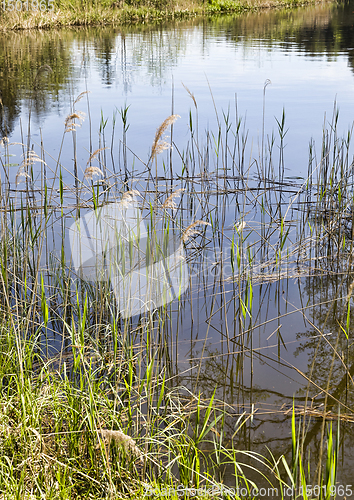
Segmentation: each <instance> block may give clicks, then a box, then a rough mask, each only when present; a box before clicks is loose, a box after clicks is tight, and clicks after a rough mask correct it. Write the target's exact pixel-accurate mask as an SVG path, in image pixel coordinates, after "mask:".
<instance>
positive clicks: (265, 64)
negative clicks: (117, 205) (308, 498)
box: [0, 3, 354, 484]
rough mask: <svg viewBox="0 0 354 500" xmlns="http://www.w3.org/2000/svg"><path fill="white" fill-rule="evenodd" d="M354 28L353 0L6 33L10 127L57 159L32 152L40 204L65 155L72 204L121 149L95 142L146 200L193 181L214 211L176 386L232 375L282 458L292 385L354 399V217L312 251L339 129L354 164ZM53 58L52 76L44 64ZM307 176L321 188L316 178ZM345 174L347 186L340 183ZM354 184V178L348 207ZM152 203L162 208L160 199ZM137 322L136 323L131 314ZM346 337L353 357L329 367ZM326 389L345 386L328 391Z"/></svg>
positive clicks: (227, 394)
mask: <svg viewBox="0 0 354 500" xmlns="http://www.w3.org/2000/svg"><path fill="white" fill-rule="evenodd" d="M353 24H354V4H353V3H344V4H339V5H331V4H323V5H316V6H310V7H304V8H301V9H297V10H291V11H290V10H289V11H270V12H263V13H257V14H248V15H244V16H241V17H238V16H231V15H230V16H222V17H215V18H212V19H193V20H190V21H186V22H181V23H173V24H166V25H154V26H146V25H141V26H135V27H131V28H104V29H101V28H100V29H98V28H92V29H89V30H86V29H72V30H63V31H60V32H53V31H51V32H30V33H10V34H6V35H1V44H0V47H1V48H0V76H1V78H0V90H1V93H2V103H3V107H2V114H1V132H0V133H1V135H2V136H7V137H8V138H9V140H10V142H11V143H25V144H27V141H29V145H30V147H32V146H33V149H34V151H36V153H37V154H38V157H40V158H42V159H43V160H45V162H46V166H43V165H44V164H43V163H40V162H37V163H34V162H32V163H31V162H29V164H28V165H30V168H32V172H29V171H26V174H29V175H30V176H32V182H31V190H32V191H31V192H32V194H33V199H35V198H36V197H37V198H38V196H39V198H40V197H41V196H43V190H42V191H41V189H42V188H43V185H42V184H41V182H42V180H43V176H44V177H46V179H47V180H48V181H50V182H51V181H52V180H53V179H54V186H55V188H59V191H60V182H59V180H58V164H59V162H58V161H57V159H58V156H59V155H60V164H61V166H62V167H61V168H62V178H63V183H64V193H62V196H63V198H64V200H65V202H66V204H67V207H69V208H70V207H71V209H72V207H73V206H74V204H75V199H76V200H77V198H75V196H76V195H77V189H78V185H77V184H76V182H75V177H74V175H77V179H79V180H80V182H81V179H83V176H84V171H85V169H86V168H87V166H88V165H89V164H90V160H89V159H90V155H91V153H93V152H94V151H96V150H98V149H100V148H107V149H104V150H103V149H102V151H100V152H99V153H97V154H96V157H97V158H99V160H100V163H99V164H98V166H99V167H100V169H101V170H102V171H103V174H104V175H105V178H106V179H107V178H108V179H110V181H111V182H113V181H112V179H113V180H114V182H113V184H115V188H116V189H117V191H120V190H121V189H122V186H123V184H124V185H125V186H127V187H129V188H131V189H135V190H138V191H140V192H145V193H147V194H146V196H145V201H147V200H149V196H150V197H151V199H155V200H156V198H154V197H155V195H156V196H157V194H156V193H159V195H158V196H160V194H161V193H167V194H168V193H170V192H172V191H173V190H174V189H177V188H181V189H184V190H185V193H184V194H183V195H182V199H181V202H180V204H178V203H179V202H178V203H177V202H176V203H177V205H178V212H176V213H178V214H181V215H180V216H179V215H178V217H177V215H176V214H175V215H174V218H175V220H177V218H178V220H179V222H180V225H181V226H182V227H183V228H186V227H187V226H188V225H189V224H191V223H192V222H193V221H194V220H196V219H201V220H203V221H205V222H208V223H209V224H210V225H209V226H202V228H201V229H202V231H201V232H202V236H200V235H199V236H198V235H197V236H196V238H197V239H196V240H193V241H192V242H190V243H189V246H188V245H187V247H188V248H187V261H188V263H189V265H190V269H189V273H190V287H189V289H188V291H187V292H186V293H185V294H184V295H183V296H182V299H181V301H178V300H177V301H173V302H171V304H170V307H171V310H170V318H171V322H170V323H169V324H168V326H167V327H166V331H165V335H166V339H167V343H169V344H170V347H171V351H170V354H169V356H170V361H171V370H172V372H173V374H174V376H175V377H176V383H179V384H181V385H187V386H188V387H189V388H191V389H193V390H194V389H195V390H196V391H197V392H199V391H202V393H203V395H204V396H205V397H210V396H211V395H212V393H213V391H214V388H215V385H216V384H217V385H218V389H217V396H218V397H219V399H220V400H223V401H224V402H226V403H227V405H229V408H230V411H231V413H232V414H233V415H234V416H233V417H230V420H229V421H228V422H227V430H226V435H227V436H228V437H229V438H231V436H232V435H233V433H234V430H235V429H234V425H235V422H236V421H237V415H239V414H241V413H243V412H244V411H245V412H246V413H249V412H251V411H256V413H255V414H254V416H253V417H252V418H251V419H249V421H248V423H247V425H245V426H244V428H243V430H242V432H240V433H239V434H238V435H237V436H236V439H237V444H238V446H239V447H240V448H242V447H243V448H245V447H246V448H248V449H252V450H255V451H259V452H261V453H264V450H265V446H268V447H270V448H271V450H272V452H273V453H274V455H275V456H279V455H280V454H281V453H285V454H287V456H289V454H290V453H291V439H290V436H291V424H290V418H289V414H288V413H287V411H288V410H289V409H291V407H292V404H293V398H294V397H295V401H296V405H298V407H299V408H300V407H301V406H304V405H305V404H306V405H307V406H311V404H312V405H313V407H316V408H321V405H322V407H324V405H325V404H326V405H327V410H332V411H333V412H334V413H336V411H337V401H338V400H340V401H341V402H342V403H343V405H344V406H343V408H342V410H341V413H346V414H349V413H350V409H351V408H353V396H352V392H353V387H352V385H350V379H351V376H352V375H353V373H354V365H353V366H352V363H353V362H352V354H353V353H352V351H351V345H349V344H350V342H349V344H348V342H346V337H345V336H342V337H340V338H339V337H337V333H338V323H339V322H340V323H341V324H344V323H345V322H344V323H343V314H344V313H343V311H344V310H345V311H347V309H346V308H347V302H348V301H347V300H346V299H347V294H348V290H351V288H350V283H351V281H352V280H351V278H350V276H349V270H350V269H349V266H350V265H351V260H350V259H349V260H348V255H350V251H349V253H348V252H347V253H345V254H343V255H341V256H340V258H339V257H338V259H337V260H336V259H335V258H334V255H337V254H338V255H339V250H338V249H339V248H343V251H344V250H346V249H347V246H346V245H348V244H350V241H351V232H350V228H349V230H348V228H346V227H344V224H342V226H341V227H340V228H339V229H338V228H337V229H338V231H339V233H338V231H336V232H335V238H337V236H338V234H340V235H342V236H340V238H342V239H338V238H337V239H338V242H337V243H338V244H337V246H335V245H334V243H333V241H332V240H331V238H332V236H333V234H334V233H333V231H332V232H331V231H330V230H328V229H326V231H327V232H326V231H325V230H323V233H321V234H320V233H316V234H319V235H320V236H319V240H318V241H319V244H318V248H321V249H322V250H323V249H324V248H325V249H327V250H326V251H325V252H324V253H321V250H318V253H316V255H315V253H311V252H315V250H314V247H313V246H311V244H309V243H308V242H309V240H306V238H308V237H309V235H310V236H311V234H312V230H313V228H314V226H315V225H316V223H317V221H318V216H319V213H320V212H319V211H316V213H315V215H312V216H309V213H310V209H311V206H312V205H311V203H313V200H314V199H315V200H317V202H318V196H317V194H318V192H319V189H320V188H319V186H320V185H321V182H322V181H320V180H318V179H320V178H321V175H324V174H323V172H324V171H325V168H327V167H328V165H327V167H326V165H325V166H324V167H323V165H324V163H325V162H322V164H321V165H322V166H321V165H320V167H321V168H320V169H319V170H318V171H316V166H317V165H318V164H320V160H321V154H322V155H323V153H322V139H323V135H324V131H323V130H324V128H327V129H328V131H329V132H328V135H327V136H325V137H326V138H327V139H326V140H327V146H328V151H327V152H326V154H325V155H324V158H325V160H326V161H327V162H329V164H330V165H329V169H331V168H332V167H333V165H334V164H337V163H336V162H338V161H342V164H343V165H344V164H345V165H347V166H346V167H345V174H346V176H347V178H348V179H349V178H352V177H351V176H352V174H353V172H352V168H351V158H352V150H351V147H350V146H348V148H347V149H345V148H346V145H345V144H344V145H343V144H342V143H341V142H340V139H339V138H340V137H344V138H345V139H348V131H350V130H351V127H352V122H353V118H354V115H353V103H354V92H353V91H354V72H353V70H354V57H353V50H354V31H353ZM44 65H48V66H50V68H51V70H52V71H48V70H46V69H45V68H44V70H43V69H42V70H41V71H40V73H37V71H38V69H39V68H40V67H43V66H44ZM47 69H48V68H47ZM86 91H89V93H87V94H84V95H83V96H82V99H81V100H80V101H78V102H77V103H76V104H75V110H76V111H77V112H79V111H82V112H84V113H85V115H86V116H85V119H84V121H82V123H81V126H80V128H79V127H76V126H74V127H72V129H76V130H74V133H73V134H71V132H70V133H66V134H64V129H65V125H64V122H65V120H66V117H67V116H68V115H69V114H70V113H71V111H72V110H73V103H74V101H75V99H76V97H77V96H78V95H79V94H80V93H82V92H86ZM338 109H339V114H338V115H337V110H338ZM125 110H127V111H126V123H125V130H124V124H123V123H122V117H124V116H125ZM283 110H284V111H283ZM171 114H177V115H179V118H178V119H177V120H176V121H175V122H174V124H173V135H172V132H171V129H170V128H167V129H166V134H167V138H166V140H167V142H168V143H172V144H173V148H172V149H166V151H164V152H162V153H161V155H159V156H158V157H156V158H158V161H157V160H156V164H155V163H153V164H152V163H150V162H149V158H150V154H151V148H152V144H153V140H154V136H155V131H156V129H157V128H158V127H159V125H160V124H161V123H162V122H163V121H164V120H165V119H166V118H167V117H168V116H169V115H171ZM79 116H80V115H79V113H78V117H77V118H76V122H77V123H78V122H79V121H80V122H81V120H80V118H79ZM283 119H284V123H282V120H283ZM29 122H30V129H29V128H28V127H29V126H28V123H29ZM237 124H239V125H240V127H239V130H238V132H236V130H237ZM69 126H70V125H68V123H67V124H66V127H67V128H68V127H69ZM219 130H220V135H219ZM28 132H30V133H29V134H28ZM331 134H332V135H331ZM71 136H72V137H73V139H72V138H71ZM221 137H222V138H223V139H222V141H221V139H220V138H221ZM235 137H236V140H235ZM311 140H312V143H311V150H310V146H309V145H310V141H311ZM228 141H229V142H228ZM41 144H43V151H44V152H41V148H40V146H41ZM340 147H342V148H344V149H340ZM233 148H235V149H233ZM331 148H332V149H331ZM336 148H337V149H336ZM9 149H10V147H9ZM233 151H236V153H234V152H233ZM309 151H310V157H311V160H309ZM343 151H344V152H345V154H344V153H343ZM11 153H12V154H13V155H14V156H12V157H11V159H10V157H8V165H7V166H6V165H5V166H4V168H3V170H4V173H2V180H3V182H4V181H6V183H7V185H8V188H9V193H10V194H11V196H13V197H16V196H17V198H16V200H17V203H20V197H19V196H20V194H19V193H21V190H24V187H25V184H23V182H22V184H21V182H19V183H16V177H17V180H19V177H18V174H19V168H20V169H21V167H20V163H21V159H20V155H21V154H22V153H23V146H22V145H21V144H12V145H11ZM236 157H237V162H236V161H235V158H236ZM329 158H330V159H329ZM73 159H74V160H73ZM28 165H27V167H28ZM25 167H26V166H25ZM25 167H23V168H22V170H23V171H24V170H25ZM322 167H323V168H322ZM323 169H324V170H323ZM339 170H340V169H339ZM309 171H312V172H314V174H313V176H312V177H311V180H310V184H312V182H313V192H311V189H310V188H309V187H308V184H306V179H307V176H308V173H309ZM318 172H321V173H318ZM336 172H337V173H336V175H335V176H333V177H332V184H331V183H330V182H328V185H330V186H331V187H332V185H333V182H334V183H338V182H339V181H338V178H337V177H338V171H336ZM20 173H21V170H20ZM24 179H25V176H24ZM245 179H246V181H247V182H245ZM316 179H317V180H316ZM20 180H22V181H23V179H20ZM156 180H158V182H156ZM322 180H323V179H322ZM77 182H78V181H77ZM316 182H317V184H316ZM245 186H246V187H247V188H245ZM304 186H305V188H306V189H307V191H306V189H304ZM32 188H33V189H32ZM74 188H76V194H75V189H74ZM36 189H38V192H39V193H40V195H37V194H36V193H37V191H36ZM144 190H145V191H144ZM154 190H156V192H155V193H154ZM341 192H342V193H343V194H342V195H341V199H343V198H344V191H341ZM323 193H324V191H322V195H323V196H324V194H323ZM336 193H337V194H336V196H337V200H338V190H337V191H336ZM351 193H352V184H351V183H349V182H348V183H347V184H346V185H345V196H346V201H345V203H347V204H346V205H345V207H344V211H345V213H346V214H347V213H348V207H349V202H350V195H351ZM27 194H28V192H27ZM71 194H72V195H73V197H72V199H71V198H70V196H71ZM167 194H166V197H167ZM300 194H301V197H300ZM86 195H87V196H86ZM91 195H92V191H90V187H89V185H87V192H86V193H85V192H84V191H83V192H81V191H80V199H81V200H83V199H87V200H88V199H90V196H91ZM55 196H56V203H57V206H58V211H57V212H56V213H55V216H54V219H56V222H55V224H57V225H58V224H59V226H60V224H61V214H60V210H59V207H60V201H58V199H59V193H55ZM85 196H86V198H85ZM161 196H162V195H161ZM312 196H314V198H313V197H312ZM316 196H317V198H316ZM166 197H165V198H163V199H166ZM91 198H92V196H91ZM341 199H340V200H339V203H340V202H341ZM320 201H321V203H322V198H321V200H320ZM53 203H54V201H53ZM326 203H327V202H326ZM328 203H330V200H329V201H328ZM289 204H290V206H289ZM329 206H330V205H326V206H325V209H326V210H327V209H328V207H329ZM144 209H145V210H146V213H148V210H149V207H148V205H147V204H146V205H145V207H144ZM323 212H324V210H322V211H321V214H322V215H321V216H323ZM81 215H82V214H81ZM284 215H285V218H284ZM66 217H67V219H68V220H71V222H72V216H70V214H69V215H66ZM282 218H284V221H285V222H284V224H285V230H284V228H283V226H282V222H281V220H282ZM321 221H322V222H321V224H322V226H321V227H322V228H324V226H325V224H324V222H323V219H321ZM240 222H244V225H243V226H239V225H238V226H237V227H236V228H235V223H236V224H238V223H240ZM55 224H54V225H55ZM321 224H320V225H321ZM339 226H340V224H339ZM273 228H275V229H274V230H273ZM199 229H200V227H199ZM287 229H289V233H287V238H285V239H284V241H283V240H282V238H284V235H285V234H286V231H287ZM345 231H347V232H345ZM348 231H349V233H348ZM279 233H280V236H279ZM310 233H311V234H310ZM342 233H343V234H346V235H347V237H346V239H344V240H343V234H342ZM348 234H349V236H348ZM328 235H329V236H328ZM198 238H201V240H200V241H199V240H198ZM279 241H280V242H281V243H280V252H283V254H282V255H284V254H285V255H286V252H288V254H287V260H286V264H282V265H281V266H280V265H279V260H280V261H281V257H280V254H279V257H278V253H277V252H278V251H279V246H277V245H279ZM301 241H303V248H301ZM336 241H337V240H336ZM299 242H300V244H299ZM348 242H349V243H348ZM236 244H237V245H239V247H236V246H234V245H236ZM332 245H334V247H333V248H335V249H336V252H337V253H335V251H334V250H333V248H332ZM235 248H236V250H235ZM237 248H240V251H239V255H240V257H239V259H240V260H239V261H237V255H238V254H237V252H238V250H237ZM329 248H330V250H328V249H329ZM349 250H351V249H350V248H349ZM232 252H236V253H234V255H236V257H235V260H234V261H233V262H232ZM250 252H251V253H250ZM252 252H253V253H252ZM302 252H304V254H303V253H302ZM332 252H333V256H332V258H331V260H330V261H329V260H328V256H329V254H332ZM305 254H306V255H305ZM252 256H253V257H252ZM289 256H290V257H289ZM253 258H255V260H254V262H253V263H252V259H253ZM282 258H283V257H282ZM314 258H315V260H313V259H314ZM247 259H248V262H247ZM278 259H279V260H278ZM321 259H322V260H321ZM324 261H325V264H324V263H323V262H324ZM348 262H349V264H348ZM251 263H252V265H251ZM264 263H267V266H265V264H264ZM236 266H237V267H238V269H239V272H238V273H236V274H237V276H238V278H237V279H236V278H235V267H236ZM240 269H242V270H243V271H242V272H241V271H240ZM347 274H348V276H347ZM250 283H252V292H250V285H249V284H250ZM250 293H251V294H252V297H251V298H250ZM349 302H350V296H349ZM181 304H182V305H181ZM345 314H346V313H345ZM345 317H346V318H347V316H345ZM348 317H349V319H350V313H349V315H348ZM137 325H139V321H138V320H137V318H133V319H132V327H133V326H134V327H135V328H136V327H137ZM53 329H54V330H55V323H54V322H53ZM156 338H157V337H156ZM337 338H339V340H338V342H337ZM331 342H332V343H331ZM59 345H60V342H59V343H58V346H59ZM333 346H335V349H333ZM333 350H335V351H336V352H337V353H338V356H337V357H336V359H335V360H334V361H333V367H332V368H331V364H332V356H333ZM341 359H342V360H344V363H345V365H346V366H347V369H345V368H343V366H341V361H340V360H341ZM329 373H330V375H329ZM309 379H310V380H311V383H309V382H308V380H309ZM308 384H309V388H308V387H307V386H308ZM326 391H327V393H329V394H332V396H333V397H332V398H330V397H329V398H328V400H326V399H325V393H326ZM311 401H312V403H311ZM308 425H309V428H308V434H307V438H306V441H305V445H304V446H305V452H304V454H305V453H307V452H308V450H310V449H311V453H312V454H313V456H314V457H315V459H314V460H313V468H314V469H315V468H316V460H317V459H316V454H318V452H319V443H320V439H319V436H320V432H321V425H322V420H321V419H319V418H315V417H313V419H312V420H311V421H309V422H308ZM352 425H353V424H352V423H351V422H349V423H345V422H343V424H342V428H341V432H342V437H341V442H342V445H343V447H342V450H343V453H342V458H341V472H340V476H339V481H341V482H342V484H351V482H352V477H353V473H352V464H353V456H352V455H353V451H354V450H353V448H352V446H351V443H352V439H353V436H352V433H353V431H352ZM225 481H226V482H227V476H226V479H225Z"/></svg>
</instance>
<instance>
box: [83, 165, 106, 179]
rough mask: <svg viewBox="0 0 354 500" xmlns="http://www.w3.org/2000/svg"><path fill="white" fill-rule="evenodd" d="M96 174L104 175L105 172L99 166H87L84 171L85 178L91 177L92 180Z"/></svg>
mask: <svg viewBox="0 0 354 500" xmlns="http://www.w3.org/2000/svg"><path fill="white" fill-rule="evenodd" d="M94 175H103V172H102V170H101V169H100V168H98V167H92V166H90V167H87V168H86V170H85V172H84V179H89V180H90V181H92V177H93V176H94Z"/></svg>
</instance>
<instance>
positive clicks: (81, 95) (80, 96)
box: [73, 90, 91, 106]
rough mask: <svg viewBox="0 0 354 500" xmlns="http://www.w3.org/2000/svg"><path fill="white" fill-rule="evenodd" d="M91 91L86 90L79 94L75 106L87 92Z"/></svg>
mask: <svg viewBox="0 0 354 500" xmlns="http://www.w3.org/2000/svg"><path fill="white" fill-rule="evenodd" d="M90 93H91V91H90V90H85V91H84V92H81V94H79V95H78V96H77V98H76V99H75V101H74V104H73V106H75V104H76V103H78V102H79V101H81V99H82V98H83V97H84V95H85V94H90Z"/></svg>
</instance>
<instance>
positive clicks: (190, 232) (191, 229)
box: [182, 220, 210, 243]
mask: <svg viewBox="0 0 354 500" xmlns="http://www.w3.org/2000/svg"><path fill="white" fill-rule="evenodd" d="M199 225H203V226H210V224H209V222H205V221H204V220H196V221H195V222H192V224H189V226H188V227H187V228H186V229H185V230H184V231H183V236H182V241H183V243H185V242H186V241H187V240H188V238H190V237H191V236H192V235H193V234H199V231H198V230H197V229H195V227H196V226H199Z"/></svg>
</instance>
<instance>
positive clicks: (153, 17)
mask: <svg viewBox="0 0 354 500" xmlns="http://www.w3.org/2000/svg"><path fill="white" fill-rule="evenodd" d="M315 3H324V2H323V1H322V2H318V1H314V0H254V1H252V0H236V1H234V0H205V1H200V0H148V1H140V0H128V1H127V2H124V0H121V1H117V0H101V1H97V0H71V1H70V0H2V1H1V3H0V31H8V30H22V29H48V28H60V27H64V26H104V25H116V26H117V25H128V24H133V23H145V22H156V21H165V20H174V19H186V18H192V17H196V16H202V15H205V16H211V15H215V14H222V13H238V14H242V13H246V12H255V11H259V10H263V9H277V8H278V9H279V8H287V9H288V8H296V7H301V6H304V5H308V4H315Z"/></svg>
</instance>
